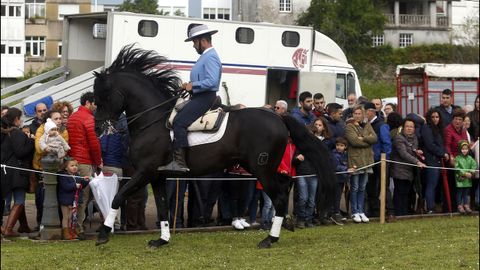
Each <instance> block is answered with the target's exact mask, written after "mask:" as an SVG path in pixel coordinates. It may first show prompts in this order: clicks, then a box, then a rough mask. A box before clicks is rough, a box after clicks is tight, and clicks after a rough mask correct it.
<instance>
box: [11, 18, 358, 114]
mask: <svg viewBox="0 0 480 270" xmlns="http://www.w3.org/2000/svg"><path fill="white" fill-rule="evenodd" d="M195 24H206V25H208V27H209V28H212V29H217V30H218V33H216V34H215V35H213V36H212V43H213V46H214V47H215V49H216V50H217V52H218V53H219V56H220V59H221V61H222V65H223V69H222V78H221V89H220V91H219V95H220V96H221V98H222V100H223V102H224V103H226V104H237V103H241V104H244V105H246V106H249V107H258V106H263V105H264V104H274V102H275V101H276V100H277V99H284V100H286V101H287V102H288V103H289V106H296V105H297V97H298V93H300V92H302V91H310V92H312V93H313V94H315V93H322V94H323V95H324V96H325V100H326V102H327V103H328V102H337V103H340V104H342V105H347V102H346V97H347V96H348V94H350V93H355V94H357V96H360V95H361V89H360V84H359V81H358V77H357V74H356V72H355V70H354V69H353V67H352V66H351V65H350V64H349V63H348V61H347V58H346V56H345V54H344V53H343V51H342V50H341V48H340V47H339V46H338V45H337V44H336V43H335V42H334V41H333V40H331V39H330V38H328V37H327V36H325V35H323V34H322V33H320V32H317V31H315V30H314V29H313V28H311V27H303V26H302V27H301V26H291V25H276V24H269V23H246V22H235V21H225V20H203V19H193V18H183V17H172V16H160V15H149V14H137V13H128V12H99V13H88V14H75V15H67V16H65V18H64V25H63V26H64V27H63V38H62V58H61V67H60V68H59V69H58V70H60V71H58V72H60V73H61V74H63V76H62V77H61V80H65V82H62V83H60V84H58V85H55V86H53V87H50V86H49V87H46V86H43V88H42V89H41V90H40V91H38V92H35V89H30V90H29V93H28V95H24V96H22V97H21V101H20V102H22V105H21V106H23V107H24V108H29V111H32V106H33V105H34V104H36V103H37V102H38V101H39V100H46V97H51V98H50V101H52V102H54V101H56V100H60V99H61V100H66V101H70V102H72V103H73V104H74V106H78V98H79V96H80V94H81V93H83V92H85V91H91V90H92V85H93V75H92V72H93V71H94V70H100V69H101V68H103V67H108V66H109V65H110V64H111V63H112V62H113V60H114V59H115V58H116V56H117V54H118V52H119V51H120V50H121V49H122V48H123V47H124V46H125V45H128V44H132V43H136V45H135V46H138V47H140V48H142V49H147V50H155V51H156V52H158V53H159V54H160V55H163V56H165V57H166V58H168V59H169V66H171V67H172V68H175V69H176V70H177V72H178V75H179V77H180V78H181V79H182V80H183V81H189V73H190V70H191V68H192V66H193V65H194V63H195V62H196V60H197V59H198V57H199V55H198V54H197V53H196V51H195V49H194V48H193V46H192V43H191V42H184V40H185V39H186V37H187V32H188V29H189V27H192V26H193V25H195ZM62 78H66V79H62ZM71 80H73V81H71ZM75 80H77V81H78V82H77V81H75ZM69 81H71V82H70V83H69ZM65 84H68V85H69V86H68V88H65V87H63V85H65ZM22 87H23V86H22ZM4 90H6V91H4ZM16 90H17V88H16V87H8V89H2V95H3V94H4V92H13V91H16ZM13 99H14V97H12V100H13ZM9 101H10V100H9ZM2 104H3V101H2ZM9 104H12V103H9ZM19 106H20V105H19Z"/></svg>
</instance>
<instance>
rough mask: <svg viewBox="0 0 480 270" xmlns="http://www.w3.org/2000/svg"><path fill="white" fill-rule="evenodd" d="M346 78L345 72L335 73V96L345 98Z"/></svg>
mask: <svg viewBox="0 0 480 270" xmlns="http://www.w3.org/2000/svg"><path fill="white" fill-rule="evenodd" d="M345 85H346V80H345V74H337V81H336V83H335V96H336V97H337V98H342V99H346V98H347V95H346V94H345V89H346V87H345Z"/></svg>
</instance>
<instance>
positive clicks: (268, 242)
mask: <svg viewBox="0 0 480 270" xmlns="http://www.w3.org/2000/svg"><path fill="white" fill-rule="evenodd" d="M257 247H258V248H271V247H272V241H271V239H270V237H267V238H265V239H263V240H262V241H260V243H258V245H257Z"/></svg>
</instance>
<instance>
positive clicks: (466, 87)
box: [396, 63, 480, 116]
mask: <svg viewBox="0 0 480 270" xmlns="http://www.w3.org/2000/svg"><path fill="white" fill-rule="evenodd" d="M478 73H479V66H478V65H477V64H474V65H460V64H435V63H422V64H408V65H399V66H397V72H396V77H397V99H398V112H399V113H400V114H401V115H402V116H405V115H407V114H409V113H412V112H413V113H417V114H420V115H424V114H425V112H426V111H427V110H428V109H429V108H430V107H435V106H438V105H439V104H440V100H441V97H442V91H443V90H444V89H446V88H448V89H451V90H452V92H453V104H455V105H458V106H460V107H462V108H463V107H464V106H465V105H471V106H473V105H474V102H475V97H476V96H477V94H479V93H480V86H479V78H478Z"/></svg>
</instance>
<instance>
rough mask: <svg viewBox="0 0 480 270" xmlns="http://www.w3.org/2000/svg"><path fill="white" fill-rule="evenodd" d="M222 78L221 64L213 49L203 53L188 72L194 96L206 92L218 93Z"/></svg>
mask: <svg viewBox="0 0 480 270" xmlns="http://www.w3.org/2000/svg"><path fill="white" fill-rule="evenodd" d="M221 76H222V62H220V57H218V54H217V52H216V51H215V49H214V48H211V49H210V50H208V51H207V52H205V53H203V54H202V55H201V56H200V58H199V59H198V60H197V63H195V65H194V66H193V68H192V71H191V72H190V81H191V82H192V91H193V93H194V94H196V93H201V92H206V91H213V92H216V91H218V88H219V86H220V77H221Z"/></svg>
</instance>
